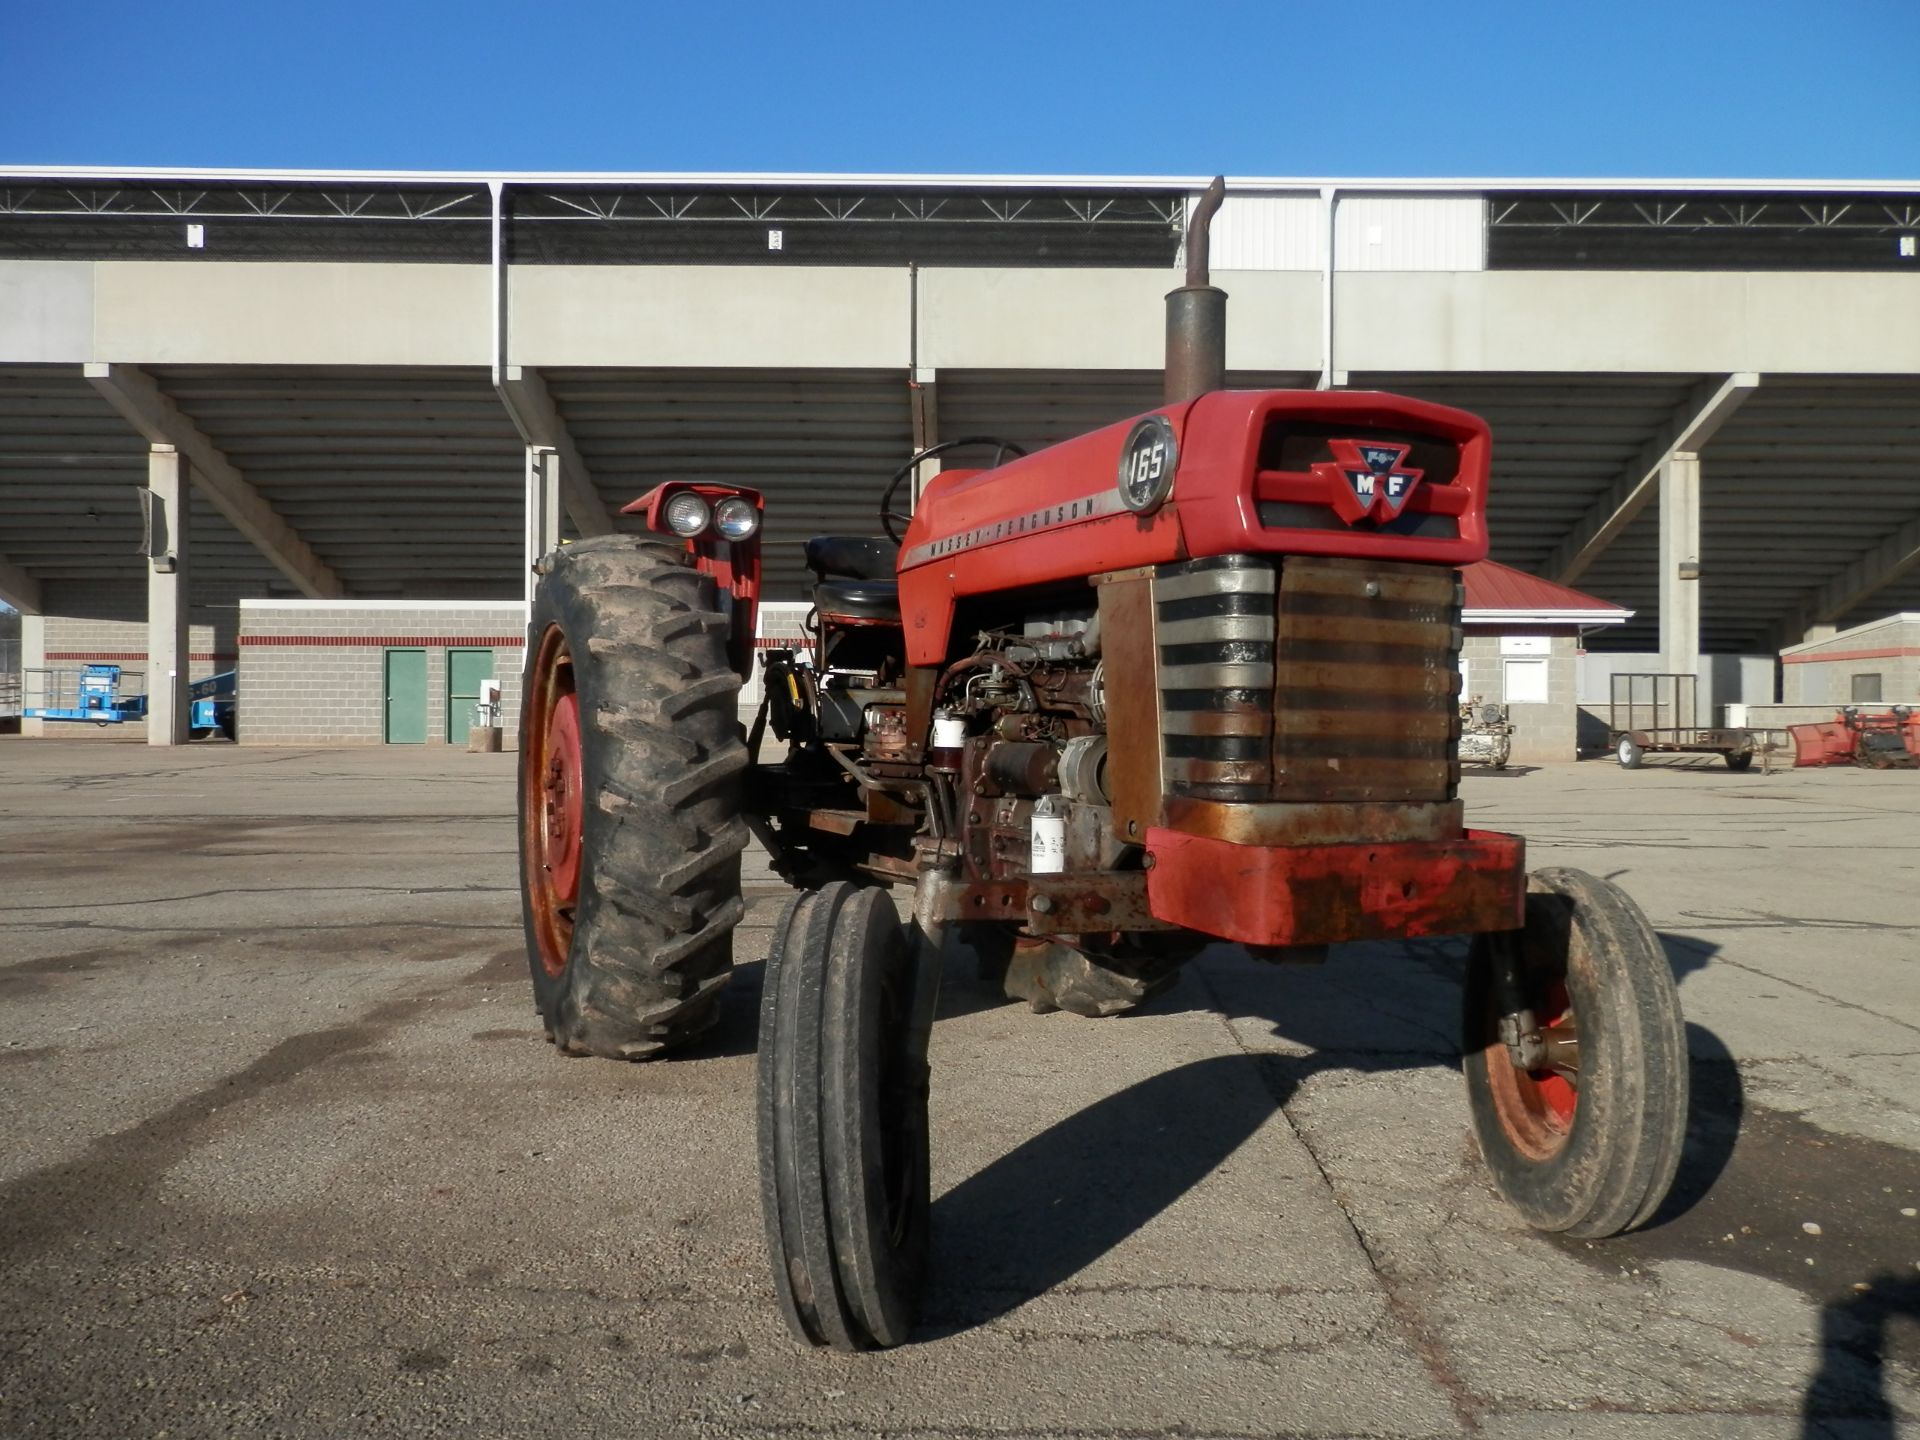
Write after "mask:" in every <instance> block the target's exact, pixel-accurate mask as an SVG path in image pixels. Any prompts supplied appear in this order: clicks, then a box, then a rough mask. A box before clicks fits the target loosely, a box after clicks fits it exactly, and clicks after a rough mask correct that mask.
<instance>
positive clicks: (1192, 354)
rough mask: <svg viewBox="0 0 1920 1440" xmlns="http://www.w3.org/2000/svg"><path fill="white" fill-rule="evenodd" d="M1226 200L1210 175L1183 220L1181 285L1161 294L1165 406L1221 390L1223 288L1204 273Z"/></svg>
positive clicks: (1221, 179) (1220, 180)
mask: <svg viewBox="0 0 1920 1440" xmlns="http://www.w3.org/2000/svg"><path fill="white" fill-rule="evenodd" d="M1226 198H1227V179H1226V176H1224V175H1216V176H1214V177H1213V183H1212V184H1211V185H1209V186H1207V188H1206V191H1205V193H1204V194H1202V195H1201V197H1200V201H1199V203H1198V204H1197V205H1195V206H1194V207H1193V219H1192V220H1191V221H1189V222H1188V224H1187V283H1186V284H1185V285H1182V286H1181V287H1180V288H1179V289H1178V290H1173V291H1169V292H1168V294H1167V380H1166V396H1165V403H1166V404H1168V405H1178V404H1180V403H1181V402H1182V401H1186V400H1193V399H1197V398H1198V397H1200V396H1202V395H1204V394H1206V393H1207V392H1208V391H1209V390H1221V389H1225V388H1226V383H1227V292H1226V291H1224V290H1220V289H1216V288H1215V287H1214V285H1213V283H1212V277H1211V276H1210V274H1209V273H1208V262H1209V260H1210V258H1211V257H1210V255H1209V250H1210V249H1211V234H1210V231H1211V229H1212V226H1213V216H1214V212H1215V211H1217V210H1218V209H1219V208H1220V202H1221V201H1222V200H1224V199H1226Z"/></svg>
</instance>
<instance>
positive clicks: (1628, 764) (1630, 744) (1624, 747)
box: [1614, 735, 1647, 770]
mask: <svg viewBox="0 0 1920 1440" xmlns="http://www.w3.org/2000/svg"><path fill="white" fill-rule="evenodd" d="M1614 753H1615V754H1616V755H1618V756H1619V758H1620V768H1621V769H1622V770H1638V769H1639V768H1640V762H1641V761H1642V760H1644V759H1646V756H1647V752H1646V751H1645V750H1642V749H1641V748H1640V746H1639V745H1638V744H1636V743H1635V742H1634V738H1633V737H1632V736H1631V735H1622V736H1621V737H1620V748H1619V749H1618V750H1616V751H1615V752H1614Z"/></svg>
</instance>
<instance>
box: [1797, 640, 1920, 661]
mask: <svg viewBox="0 0 1920 1440" xmlns="http://www.w3.org/2000/svg"><path fill="white" fill-rule="evenodd" d="M1907 655H1920V645H1889V646H1887V647H1886V648H1885V649H1884V650H1828V651H1826V652H1825V653H1824V654H1816V655H1782V656H1781V657H1780V663H1781V664H1783V665H1824V664H1826V663H1827V662H1828V661H1829V660H1898V659H1900V658H1902V657H1903V656H1907Z"/></svg>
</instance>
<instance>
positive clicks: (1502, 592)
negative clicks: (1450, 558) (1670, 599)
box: [1465, 560, 1633, 625]
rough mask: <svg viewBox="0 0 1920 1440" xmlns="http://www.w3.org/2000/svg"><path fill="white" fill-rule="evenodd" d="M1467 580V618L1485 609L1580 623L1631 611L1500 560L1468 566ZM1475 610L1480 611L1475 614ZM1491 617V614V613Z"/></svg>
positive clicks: (1611, 620)
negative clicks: (1504, 563)
mask: <svg viewBox="0 0 1920 1440" xmlns="http://www.w3.org/2000/svg"><path fill="white" fill-rule="evenodd" d="M1465 575H1466V581H1467V605H1466V611H1467V618H1468V619H1477V618H1481V615H1485V613H1486V612H1489V611H1492V612H1497V613H1498V615H1499V616H1500V618H1502V619H1508V618H1519V617H1521V616H1532V615H1538V616H1542V617H1548V616H1551V617H1552V618H1555V619H1561V620H1569V621H1573V622H1575V623H1580V624H1593V625H1606V624H1618V623H1619V622H1620V621H1622V620H1625V619H1626V618H1627V617H1628V616H1630V615H1632V614H1633V612H1632V611H1631V610H1626V609H1623V608H1621V607H1620V606H1618V605H1615V604H1613V603H1612V602H1611V601H1608V600H1600V599H1597V598H1595V597H1594V596H1592V595H1588V594H1586V593H1584V592H1583V591H1579V590H1572V589H1569V588H1568V587H1567V586H1565V585H1556V584H1554V583H1553V581H1551V580H1542V579H1541V578H1540V577H1539V576H1538V575H1529V574H1527V573H1526V571H1524V570H1516V569H1514V568H1513V567H1512V566H1511V565H1502V564H1500V562H1499V561H1497V560H1479V561H1476V562H1475V563H1473V564H1472V565H1468V566H1466V567H1465ZM1475 612H1481V613H1480V615H1476V613H1475ZM1488 618H1491V617H1488Z"/></svg>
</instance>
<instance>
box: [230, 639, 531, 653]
mask: <svg viewBox="0 0 1920 1440" xmlns="http://www.w3.org/2000/svg"><path fill="white" fill-rule="evenodd" d="M526 643H527V637H526V636H524V635H242V636H241V637H240V647H241V648H242V649H243V650H252V649H256V648H261V647H265V648H269V649H284V648H295V647H298V648H307V647H317V646H329V647H334V648H341V647H349V646H382V647H385V646H390V645H403V646H407V647H410V648H422V649H424V648H426V647H429V646H432V647H436V648H437V647H439V646H445V645H452V646H463V645H472V646H480V645H488V646H512V645H525V644H526Z"/></svg>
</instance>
